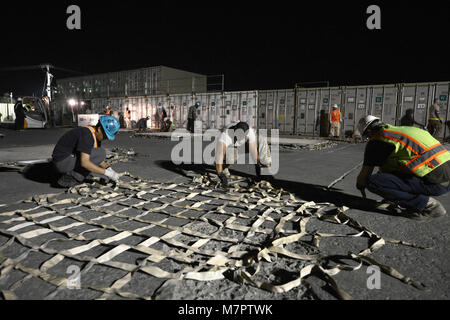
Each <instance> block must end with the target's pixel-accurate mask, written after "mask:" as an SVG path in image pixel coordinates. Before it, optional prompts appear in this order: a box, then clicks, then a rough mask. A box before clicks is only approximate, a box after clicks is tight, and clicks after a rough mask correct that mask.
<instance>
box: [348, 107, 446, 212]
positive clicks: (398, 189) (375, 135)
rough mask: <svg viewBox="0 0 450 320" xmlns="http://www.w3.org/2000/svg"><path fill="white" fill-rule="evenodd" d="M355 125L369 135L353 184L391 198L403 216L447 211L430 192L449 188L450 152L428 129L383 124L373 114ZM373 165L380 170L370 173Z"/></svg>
mask: <svg viewBox="0 0 450 320" xmlns="http://www.w3.org/2000/svg"><path fill="white" fill-rule="evenodd" d="M358 129H359V131H360V132H361V133H362V135H363V136H366V137H368V138H369V142H368V143H367V146H366V150H365V153H364V164H363V168H362V170H361V172H360V174H359V176H358V178H357V183H356V187H357V188H358V189H359V190H361V192H362V193H363V196H365V192H364V190H365V188H367V189H368V190H369V191H371V192H373V193H375V194H377V195H379V196H381V197H383V198H384V199H385V200H387V201H389V202H393V203H394V204H396V205H397V206H399V207H400V208H401V209H403V210H402V211H403V213H404V215H405V217H408V218H411V219H415V220H426V219H429V218H436V217H440V216H443V215H445V214H446V210H445V208H444V207H443V205H442V204H441V203H440V202H439V201H438V200H436V199H434V198H432V197H431V196H441V195H443V194H445V193H447V192H448V191H449V190H450V187H449V181H450V152H449V151H448V150H447V149H446V148H445V147H444V146H442V145H441V144H440V143H439V141H438V140H436V139H435V138H433V137H432V136H431V135H430V134H429V133H428V132H427V131H425V130H422V129H419V128H415V127H396V126H392V125H389V124H384V123H382V122H381V121H380V119H378V118H376V117H374V116H370V115H369V116H367V117H365V118H363V119H361V120H360V122H359V124H358ZM375 167H380V172H378V173H377V174H374V175H372V172H373V170H374V168H375Z"/></svg>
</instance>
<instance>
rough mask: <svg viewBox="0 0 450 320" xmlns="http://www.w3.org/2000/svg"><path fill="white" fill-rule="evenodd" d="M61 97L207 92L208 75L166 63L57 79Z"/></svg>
mask: <svg viewBox="0 0 450 320" xmlns="http://www.w3.org/2000/svg"><path fill="white" fill-rule="evenodd" d="M57 83H58V87H57V88H58V97H59V98H66V99H67V98H73V99H82V100H89V99H94V98H111V97H133V96H151V95H163V94H177V93H186V92H206V91H207V76H205V75H201V74H197V73H192V72H187V71H183V70H178V69H174V68H169V67H165V66H157V67H149V68H141V69H136V70H126V71H119V72H109V73H103V74H95V75H89V76H82V77H73V78H65V79H58V81H57Z"/></svg>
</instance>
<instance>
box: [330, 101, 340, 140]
mask: <svg viewBox="0 0 450 320" xmlns="http://www.w3.org/2000/svg"><path fill="white" fill-rule="evenodd" d="M341 122H342V118H341V111H340V110H339V107H338V105H337V104H335V105H333V108H332V109H331V118H330V123H331V130H330V136H331V137H335V138H339V136H340V135H341Z"/></svg>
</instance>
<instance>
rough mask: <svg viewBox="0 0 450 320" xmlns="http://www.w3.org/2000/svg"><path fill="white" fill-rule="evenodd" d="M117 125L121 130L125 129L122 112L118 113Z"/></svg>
mask: <svg viewBox="0 0 450 320" xmlns="http://www.w3.org/2000/svg"><path fill="white" fill-rule="evenodd" d="M119 124H120V127H121V128H125V117H124V116H123V113H122V112H119Z"/></svg>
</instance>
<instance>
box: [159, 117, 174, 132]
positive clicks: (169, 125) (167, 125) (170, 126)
mask: <svg viewBox="0 0 450 320" xmlns="http://www.w3.org/2000/svg"><path fill="white" fill-rule="evenodd" d="M173 131H175V124H174V123H173V122H172V121H170V119H169V118H165V119H164V125H163V128H162V129H161V132H173Z"/></svg>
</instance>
